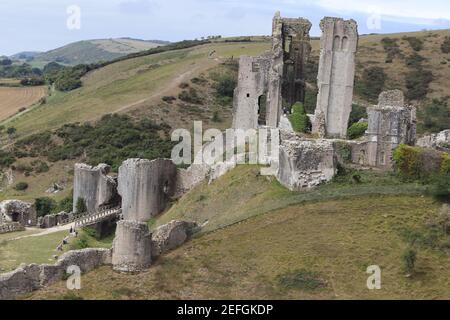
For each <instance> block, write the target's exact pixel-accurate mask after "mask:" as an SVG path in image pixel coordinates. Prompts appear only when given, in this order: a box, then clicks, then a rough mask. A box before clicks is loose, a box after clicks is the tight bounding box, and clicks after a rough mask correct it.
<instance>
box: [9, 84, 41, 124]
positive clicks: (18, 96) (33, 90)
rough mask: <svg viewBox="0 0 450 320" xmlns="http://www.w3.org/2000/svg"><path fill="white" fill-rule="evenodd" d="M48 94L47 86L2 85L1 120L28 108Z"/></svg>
mask: <svg viewBox="0 0 450 320" xmlns="http://www.w3.org/2000/svg"><path fill="white" fill-rule="evenodd" d="M46 95H47V87H46V86H38V87H2V86H0V121H2V120H5V119H7V118H9V117H11V116H13V115H15V114H17V112H19V110H20V109H22V108H28V107H30V106H32V105H33V104H35V103H36V102H38V101H39V100H40V99H42V98H43V97H45V96H46Z"/></svg>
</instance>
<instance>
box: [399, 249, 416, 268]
mask: <svg viewBox="0 0 450 320" xmlns="http://www.w3.org/2000/svg"><path fill="white" fill-rule="evenodd" d="M402 259H403V267H404V269H405V271H406V272H407V273H409V274H411V273H413V272H414V268H415V265H416V260H417V251H416V250H414V249H413V248H411V247H408V248H406V250H405V251H404V252H403V255H402Z"/></svg>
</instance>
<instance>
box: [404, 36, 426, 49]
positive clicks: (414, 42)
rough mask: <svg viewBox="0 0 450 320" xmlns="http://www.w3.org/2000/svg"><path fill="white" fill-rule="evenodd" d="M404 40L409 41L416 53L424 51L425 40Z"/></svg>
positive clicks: (408, 38) (405, 38)
mask: <svg viewBox="0 0 450 320" xmlns="http://www.w3.org/2000/svg"><path fill="white" fill-rule="evenodd" d="M403 40H406V41H408V43H409V45H410V46H411V48H412V49H413V50H414V51H420V50H422V49H423V40H421V39H419V38H416V37H403Z"/></svg>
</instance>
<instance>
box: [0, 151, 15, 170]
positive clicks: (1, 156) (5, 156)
mask: <svg viewBox="0 0 450 320" xmlns="http://www.w3.org/2000/svg"><path fill="white" fill-rule="evenodd" d="M15 161H16V158H15V157H14V156H13V155H12V154H10V153H9V152H6V151H4V150H0V167H2V168H8V167H9V166H11V165H12V164H13V163H14V162H15Z"/></svg>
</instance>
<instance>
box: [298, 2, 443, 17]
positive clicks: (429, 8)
mask: <svg viewBox="0 0 450 320" xmlns="http://www.w3.org/2000/svg"><path fill="white" fill-rule="evenodd" d="M299 2H300V1H299ZM314 3H316V4H317V5H319V6H321V7H322V8H324V9H328V10H332V11H336V12H360V13H367V14H370V13H373V11H374V8H376V9H377V11H379V13H380V14H382V15H387V16H391V17H400V18H416V19H421V20H428V19H431V20H439V19H446V20H450V4H449V2H448V0H428V1H423V0H408V1H406V0H317V1H314ZM410 22H411V21H410Z"/></svg>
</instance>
